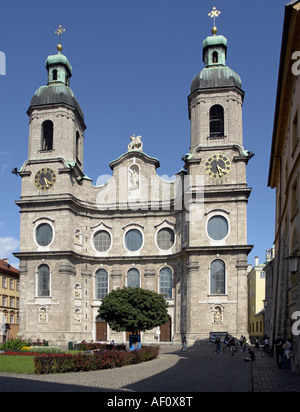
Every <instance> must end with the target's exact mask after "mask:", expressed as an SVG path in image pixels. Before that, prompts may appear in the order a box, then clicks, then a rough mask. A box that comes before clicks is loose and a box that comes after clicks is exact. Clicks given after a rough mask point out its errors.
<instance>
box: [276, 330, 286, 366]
mask: <svg viewBox="0 0 300 412" xmlns="http://www.w3.org/2000/svg"><path fill="white" fill-rule="evenodd" d="M284 343H285V340H284V339H283V337H282V333H278V337H277V339H275V341H274V346H275V355H276V363H277V367H278V368H279V369H281V365H282V357H283V353H284V349H283V345H284Z"/></svg>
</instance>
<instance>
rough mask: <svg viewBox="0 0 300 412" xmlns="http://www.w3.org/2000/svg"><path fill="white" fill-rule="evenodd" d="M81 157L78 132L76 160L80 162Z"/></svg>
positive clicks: (77, 134) (77, 133)
mask: <svg viewBox="0 0 300 412" xmlns="http://www.w3.org/2000/svg"><path fill="white" fill-rule="evenodd" d="M79 157H80V135H79V132H78V131H77V132H76V160H79Z"/></svg>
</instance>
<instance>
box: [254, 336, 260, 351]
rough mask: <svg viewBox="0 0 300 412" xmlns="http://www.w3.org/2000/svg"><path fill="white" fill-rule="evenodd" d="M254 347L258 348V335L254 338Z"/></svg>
mask: <svg viewBox="0 0 300 412" xmlns="http://www.w3.org/2000/svg"><path fill="white" fill-rule="evenodd" d="M255 349H259V339H258V337H257V338H256V339H255Z"/></svg>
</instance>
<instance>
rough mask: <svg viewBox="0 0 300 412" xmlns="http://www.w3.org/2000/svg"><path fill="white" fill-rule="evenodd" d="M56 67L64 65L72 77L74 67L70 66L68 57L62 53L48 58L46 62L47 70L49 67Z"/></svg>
mask: <svg viewBox="0 0 300 412" xmlns="http://www.w3.org/2000/svg"><path fill="white" fill-rule="evenodd" d="M56 65H64V66H66V68H67V69H68V71H69V73H70V75H72V66H71V65H70V63H69V61H68V59H67V57H66V56H64V55H63V54H61V53H57V54H54V55H51V56H48V58H47V60H46V68H47V70H48V68H49V67H51V66H56Z"/></svg>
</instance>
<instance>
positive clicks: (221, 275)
mask: <svg viewBox="0 0 300 412" xmlns="http://www.w3.org/2000/svg"><path fill="white" fill-rule="evenodd" d="M210 293H211V294H213V295H224V294H225V263H224V262H223V260H220V259H216V260H214V261H213V262H212V263H211V266H210Z"/></svg>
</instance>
